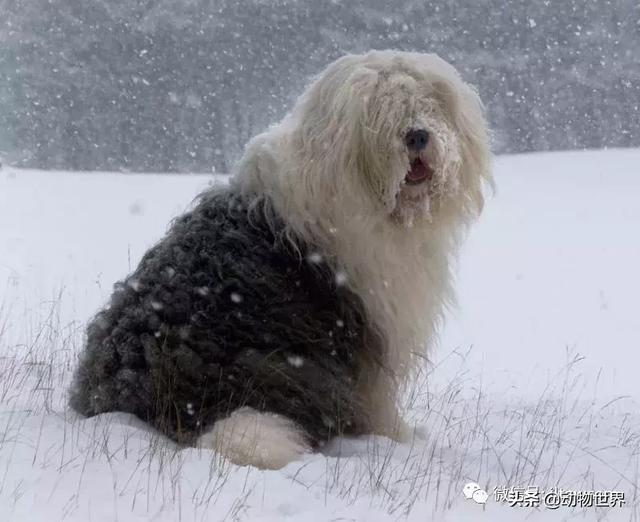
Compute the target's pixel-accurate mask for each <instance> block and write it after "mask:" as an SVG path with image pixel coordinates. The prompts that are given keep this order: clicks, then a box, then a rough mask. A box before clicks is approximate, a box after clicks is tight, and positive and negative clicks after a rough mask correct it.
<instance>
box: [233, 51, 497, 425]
mask: <svg viewBox="0 0 640 522" xmlns="http://www.w3.org/2000/svg"><path fill="white" fill-rule="evenodd" d="M411 129H425V130H427V131H428V133H429V137H430V139H429V141H428V144H427V147H426V149H425V150H423V151H422V152H421V153H420V154H419V157H420V159H421V160H422V162H423V163H424V164H425V165H426V166H428V168H429V169H430V170H431V171H432V175H431V179H430V180H427V182H425V183H422V184H418V185H411V184H408V183H407V180H406V177H407V173H408V171H410V170H411V161H412V159H414V158H415V155H412V153H410V152H409V151H408V150H407V145H406V134H407V132H408V131H410V130H411ZM235 181H236V183H238V184H239V185H240V187H242V189H243V191H244V192H245V193H246V194H247V195H248V196H249V197H256V198H263V197H265V196H267V197H268V199H269V201H270V202H271V204H272V205H273V206H274V207H275V210H276V211H277V212H278V213H279V214H280V215H283V216H287V224H286V225H287V227H288V229H289V230H290V231H291V233H292V234H291V235H292V237H297V238H301V239H302V240H304V241H307V242H310V243H313V244H317V245H319V246H320V249H321V250H322V251H323V252H327V253H329V255H331V256H332V258H333V261H334V262H335V264H336V267H337V270H338V271H339V273H340V274H344V277H345V279H346V282H347V285H348V286H349V287H350V288H351V289H352V290H353V291H354V292H356V293H357V294H358V295H359V296H360V297H361V298H362V300H363V302H364V305H365V308H366V310H367V313H368V316H369V321H370V324H371V325H372V326H373V327H374V328H375V329H376V330H377V331H378V332H379V333H380V334H381V335H382V336H383V338H384V342H385V355H386V361H385V362H386V369H387V370H389V371H387V372H384V371H383V372H380V371H378V370H376V369H371V371H373V372H374V375H375V376H376V379H372V380H368V381H367V385H368V386H369V387H370V389H369V390H367V393H368V395H369V396H370V401H371V408H372V409H373V410H377V412H378V415H379V417H380V418H379V419H378V422H379V424H380V429H381V430H382V431H383V432H387V433H390V432H392V430H393V429H394V428H392V426H393V425H394V423H395V421H394V417H395V415H396V411H395V408H394V407H393V405H394V404H395V402H396V399H397V394H398V392H399V391H400V390H401V387H402V384H404V383H406V381H407V379H408V378H409V377H410V374H411V370H412V369H413V368H414V367H415V363H416V358H415V357H414V354H415V353H422V352H423V350H424V348H425V346H426V345H428V343H429V342H430V340H431V339H432V338H433V335H434V332H435V329H436V326H437V323H438V321H439V320H440V318H441V315H442V312H443V308H444V306H445V305H446V303H447V302H448V301H450V300H452V298H453V294H452V288H451V277H450V273H449V271H450V268H451V261H452V256H454V255H455V254H456V251H457V247H458V244H459V241H460V239H461V233H463V232H464V229H465V227H466V225H469V224H470V223H471V222H472V221H473V220H474V218H476V217H477V216H478V214H479V213H480V211H481V209H482V207H483V194H482V188H483V182H489V183H490V184H491V183H492V178H491V173H490V150H489V139H488V133H487V127H486V123H485V119H484V116H483V110H482V105H481V102H480V99H479V97H478V95H477V93H476V91H475V90H474V89H473V88H472V87H471V86H469V85H468V84H466V83H464V82H463V81H462V79H461V78H460V76H459V74H458V73H457V71H456V70H455V69H454V68H453V67H452V66H451V65H449V64H448V63H446V62H445V61H444V60H442V59H441V58H439V57H438V56H436V55H434V54H419V53H403V52H391V51H374V52H370V53H368V54H366V55H347V56H344V57H343V58H340V59H339V60H337V61H336V62H334V63H332V64H331V65H329V66H328V67H327V69H326V70H325V71H323V72H322V73H321V74H320V75H319V76H318V77H317V79H316V81H315V82H314V83H313V84H312V85H311V86H310V87H309V88H308V89H307V91H306V92H305V93H304V94H303V95H302V97H301V98H300V99H299V101H298V102H297V104H296V106H295V108H294V109H293V111H292V112H291V113H290V114H289V115H287V117H286V118H285V119H284V121H283V122H282V123H280V124H279V125H277V126H275V127H273V128H271V129H270V130H269V131H267V132H266V133H264V134H261V135H259V136H257V137H256V138H254V139H253V140H252V141H251V142H250V143H249V146H248V148H247V151H246V153H245V155H244V158H243V159H242V161H241V163H240V166H239V168H238V171H237V174H236V178H235Z"/></svg>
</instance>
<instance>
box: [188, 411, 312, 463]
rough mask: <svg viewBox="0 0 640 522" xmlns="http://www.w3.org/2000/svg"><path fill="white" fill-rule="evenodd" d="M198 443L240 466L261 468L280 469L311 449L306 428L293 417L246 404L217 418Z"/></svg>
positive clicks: (199, 445)
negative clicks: (253, 407)
mask: <svg viewBox="0 0 640 522" xmlns="http://www.w3.org/2000/svg"><path fill="white" fill-rule="evenodd" d="M197 445H198V447H201V448H211V449H214V450H216V451H218V452H220V453H221V454H222V455H224V456H225V457H226V458H227V459H229V460H230V461H231V462H233V463H234V464H237V465H239V466H255V467H257V468H261V469H280V468H282V467H284V466H286V465H287V464H289V463H290V462H293V461H294V460H298V459H299V458H300V457H302V456H303V455H304V454H305V453H310V452H311V446H310V445H309V443H308V442H307V440H306V437H305V434H304V431H302V429H301V428H300V427H298V426H297V425H296V423H295V422H293V421H292V420H291V419H288V418H287V417H284V416H282V415H277V414H275V413H268V412H259V411H257V410H254V409H252V408H247V407H245V408H240V409H238V410H236V411H234V412H233V413H232V414H231V415H230V416H229V417H227V418H225V419H221V420H219V421H217V422H216V423H215V424H214V425H213V428H212V429H211V430H210V431H208V432H206V433H204V434H203V435H201V436H200V438H199V439H198V443H197Z"/></svg>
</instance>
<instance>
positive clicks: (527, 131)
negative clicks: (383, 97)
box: [0, 0, 640, 172]
mask: <svg viewBox="0 0 640 522" xmlns="http://www.w3.org/2000/svg"><path fill="white" fill-rule="evenodd" d="M371 48H378V49H380V48H394V49H402V50H418V51H426V52H436V53H438V54H439V55H441V56H442V57H443V58H445V59H446V60H448V61H450V62H452V63H454V64H455V65H456V66H457V67H458V68H459V70H460V71H461V73H462V74H463V76H464V77H465V78H466V79H468V80H469V81H470V82H472V83H475V84H476V85H477V86H478V88H479V90H480V93H481V96H482V98H483V99H484V101H485V103H486V105H487V107H488V110H489V115H490V119H491V124H492V127H493V129H494V138H495V139H494V148H495V150H496V152H519V151H534V150H551V149H570V148H582V147H589V148H594V147H598V148H599V147H605V146H634V145H635V146H637V145H640V109H639V105H640V61H639V60H638V51H639V50H640V4H639V3H638V2H637V0H600V1H588V0H582V1H578V0H567V1H562V0H557V1H551V0H546V1H537V2H530V1H527V0H512V1H509V2H504V1H499V0H449V1H447V2H434V1H431V0H427V1H418V0H402V1H397V2H389V1H388V0H353V1H350V0H333V1H325V0H245V1H237V0H207V1H205V0H0V156H2V155H4V156H5V157H6V160H7V161H9V162H12V163H15V164H18V165H24V166H33V167H41V168H60V169H74V170H85V169H87V170H94V169H104V170H131V171H179V172H183V171H191V172H202V171H211V170H212V169H215V170H217V171H221V172H225V171H228V170H229V169H230V166H231V164H232V163H233V161H234V160H235V159H237V157H238V156H239V155H240V153H241V152H242V147H243V145H244V143H245V142H246V141H247V140H248V138H249V137H250V136H252V135H254V134H255V133H257V132H259V131H261V130H264V129H265V128H266V127H267V126H268V125H269V124H270V123H273V122H275V121H277V120H278V119H280V118H281V117H282V116H283V115H284V113H285V112H286V111H287V109H288V108H289V107H290V106H291V103H292V102H293V100H294V99H295V97H296V96H297V95H298V94H299V93H300V91H301V89H302V88H303V87H304V85H305V84H306V83H307V81H308V80H309V78H310V76H311V75H313V74H315V73H316V72H318V71H319V70H320V69H321V68H322V67H324V66H325V65H326V64H327V63H328V62H329V61H331V60H333V59H335V58H337V57H338V56H340V55H341V54H343V53H345V52H362V51H366V50H368V49H371Z"/></svg>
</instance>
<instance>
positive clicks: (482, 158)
mask: <svg viewBox="0 0 640 522" xmlns="http://www.w3.org/2000/svg"><path fill="white" fill-rule="evenodd" d="M289 123H290V124H292V126H293V127H294V128H296V132H295V133H294V135H293V140H294V141H293V143H292V145H293V149H294V150H295V152H296V154H297V155H298V157H299V160H300V162H302V163H307V164H308V163H309V162H317V161H319V160H320V159H321V161H322V162H323V172H322V174H320V175H319V174H318V173H317V172H314V175H315V176H316V178H315V179H308V180H306V182H307V183H308V184H309V188H310V187H311V185H322V187H323V189H324V190H325V191H326V190H327V188H330V189H331V190H334V191H336V193H341V194H343V195H345V196H347V197H348V198H350V199H351V205H353V204H354V203H356V202H357V204H358V207H359V209H360V210H361V211H365V212H372V213H373V212H375V213H381V214H384V215H386V216H387V217H388V218H389V219H390V220H393V221H395V222H396V223H401V224H404V225H409V224H413V223H416V222H419V221H420V220H425V219H426V220H437V219H438V217H439V214H440V217H442V218H446V217H449V218H450V217H457V218H460V219H463V220H467V219H469V218H471V217H473V216H475V215H477V214H478V212H479V211H480V209H481V208H482V204H483V196H482V184H483V181H490V167H489V161H490V152H489V139H488V135H487V130H486V124H485V120H484V116H483V111H482V105H481V103H480V100H479V98H478V95H477V94H476V92H475V90H474V89H473V88H472V87H470V86H469V85H467V84H466V83H465V82H463V81H462V79H461V78H460V76H459V75H458V73H457V72H456V70H455V69H454V68H453V67H452V66H451V65H449V64H448V63H446V62H445V61H444V60H442V59H440V58H439V57H438V56H436V55H433V54H418V53H404V52H391V51H373V52H370V53H368V54H365V55H348V56H345V57H343V58H340V59H339V60H337V61H336V62H334V63H332V64H331V65H329V66H328V67H327V69H325V71H323V72H322V73H321V74H320V75H319V76H318V77H317V79H316V81H315V82H314V83H313V84H312V85H311V86H310V87H309V89H308V90H307V92H306V93H305V94H304V96H303V97H302V98H301V99H300V101H299V103H298V104H297V106H296V108H295V109H294V111H293V113H292V115H291V116H290V118H289ZM313 167H314V165H311V166H310V169H309V170H310V171H316V170H317V169H315V168H313ZM299 175H301V176H304V173H299ZM314 192H315V191H314ZM340 199H342V198H340ZM367 200H368V201H367Z"/></svg>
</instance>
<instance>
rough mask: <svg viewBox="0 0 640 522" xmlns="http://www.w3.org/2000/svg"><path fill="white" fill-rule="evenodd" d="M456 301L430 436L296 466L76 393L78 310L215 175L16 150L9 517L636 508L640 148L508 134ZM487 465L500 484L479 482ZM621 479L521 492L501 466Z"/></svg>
mask: <svg viewBox="0 0 640 522" xmlns="http://www.w3.org/2000/svg"><path fill="white" fill-rule="evenodd" d="M495 170H496V179H497V186H498V191H497V194H496V196H495V197H493V198H489V200H488V202H487V207H486V212H485V214H484V215H483V217H482V219H481V221H480V223H479V224H478V226H476V227H475V228H474V229H473V231H472V232H471V235H470V237H469V241H468V242H467V244H466V247H465V250H464V252H463V255H462V257H461V261H460V270H459V277H458V294H459V297H460V299H459V308H458V309H457V310H453V311H451V313H450V317H449V320H448V322H447V326H446V328H445V330H444V332H443V333H442V337H441V342H440V346H439V347H438V349H437V351H436V352H435V353H434V354H432V355H431V358H432V360H433V361H432V364H431V365H429V366H428V367H426V368H425V370H424V372H423V374H422V375H421V377H420V379H419V380H418V382H417V383H415V385H414V386H412V389H411V393H410V394H409V395H408V396H407V404H408V408H409V413H408V414H407V416H408V418H409V419H410V420H411V421H412V422H415V423H416V424H418V425H420V426H421V427H422V431H423V432H426V434H427V435H426V438H425V437H418V438H416V439H415V441H414V443H413V444H411V445H396V444H393V443H392V442H390V441H388V440H386V439H384V438H379V437H365V438H361V439H356V440H338V441H335V442H334V443H332V444H330V445H329V446H328V447H327V448H326V449H325V450H324V451H323V453H322V454H316V455H310V456H308V457H307V458H305V459H304V460H303V461H300V462H295V463H292V464H290V465H289V466H287V467H286V468H285V469H283V470H280V471H258V470H255V469H252V468H239V467H235V466H232V465H229V464H228V463H226V462H223V461H221V460H220V458H219V457H218V456H217V455H215V454H214V453H212V452H209V451H200V450H195V449H180V448H177V447H175V446H174V445H173V444H172V443H171V442H169V441H167V440H166V439H164V438H163V437H161V436H159V435H158V434H155V433H152V432H151V431H150V430H149V429H147V428H146V427H145V426H144V425H142V424H141V423H140V422H138V421H136V420H135V419H133V418H131V417H130V416H127V415H123V414H109V415H104V416H99V417H97V418H93V419H88V420H86V419H81V418H78V417H77V416H76V415H75V414H74V413H73V412H70V411H69V410H68V409H67V408H66V407H65V402H64V393H65V386H66V383H67V382H68V379H69V376H70V372H71V371H72V368H73V362H74V355H75V353H76V352H77V351H78V350H79V349H80V346H81V342H82V328H83V323H84V322H85V321H86V319H87V318H88V317H90V316H91V315H92V314H93V313H94V312H95V310H96V309H97V307H99V306H100V304H101V303H103V302H104V300H105V299H106V298H107V297H108V295H109V293H110V290H111V285H112V283H113V282H115V281H116V280H117V279H118V278H121V277H123V276H124V275H125V274H126V273H127V272H128V271H129V270H130V269H131V268H133V267H134V266H135V264H136V263H137V261H138V259H139V258H140V256H141V255H142V253H143V252H144V251H145V250H146V249H147V248H148V247H149V246H150V245H151V244H153V242H155V241H156V240H158V239H159V238H160V237H161V236H162V234H163V232H164V231H165V229H166V226H167V223H168V221H169V220H170V219H171V217H173V216H175V215H177V214H179V213H181V212H182V211H184V210H185V209H186V208H187V207H188V206H189V203H190V201H191V200H192V198H193V197H194V196H195V195H196V194H197V193H198V192H199V191H200V190H202V189H203V188H205V187H206V186H207V185H208V184H210V183H211V182H213V181H214V179H213V177H211V176H169V175H132V174H112V173H67V172H41V171H26V170H14V169H10V168H6V167H5V169H4V170H2V171H0V521H3V522H4V521H8V522H14V521H15V522H18V521H45V520H46V521H57V520H73V521H83V522H84V521H112V520H119V521H122V522H130V521H134V520H158V521H174V520H180V521H183V520H184V521H191V520H194V521H205V520H206V521H215V520H260V521H271V520H273V521H276V520H278V521H279V520H292V521H315V520H366V521H377V520H398V519H400V520H402V519H405V518H407V519H408V520H415V521H425V520H437V521H464V520H492V521H497V520H505V521H511V520H525V519H526V520H569V519H573V518H579V519H580V520H636V519H637V518H638V516H639V515H640V499H638V498H637V497H638V484H639V483H640V408H639V406H638V400H639V399H640V379H638V378H637V376H636V374H637V370H636V368H637V366H638V364H639V363H640V356H639V355H638V353H640V316H639V315H638V309H639V307H638V303H637V298H638V296H639V295H640V275H639V272H638V267H640V150H610V151H590V152H566V153H550V154H532V155H520V156H504V157H500V158H498V159H497V161H496V168H495ZM469 481H475V482H478V483H479V484H480V486H482V487H483V488H484V489H486V490H487V491H488V492H489V499H488V501H487V503H486V505H484V506H483V505H480V504H476V503H475V502H474V501H473V500H467V499H465V497H464V496H463V494H462V489H463V486H464V485H465V484H466V483H467V482H469ZM499 486H506V487H527V486H538V487H540V488H541V489H544V490H545V491H548V490H549V489H550V488H551V487H553V486H556V487H559V488H562V489H564V490H575V491H590V490H591V491H598V490H616V491H621V492H624V494H625V496H626V505H625V506H624V507H617V508H603V507H601V508H595V507H587V508H584V509H580V508H571V507H560V508H559V509H555V510H554V509H548V508H545V507H544V505H541V506H540V507H538V508H530V507H529V508H527V507H509V506H508V504H506V503H498V502H496V501H495V499H494V498H493V494H492V492H493V490H494V488H495V487H499Z"/></svg>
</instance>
